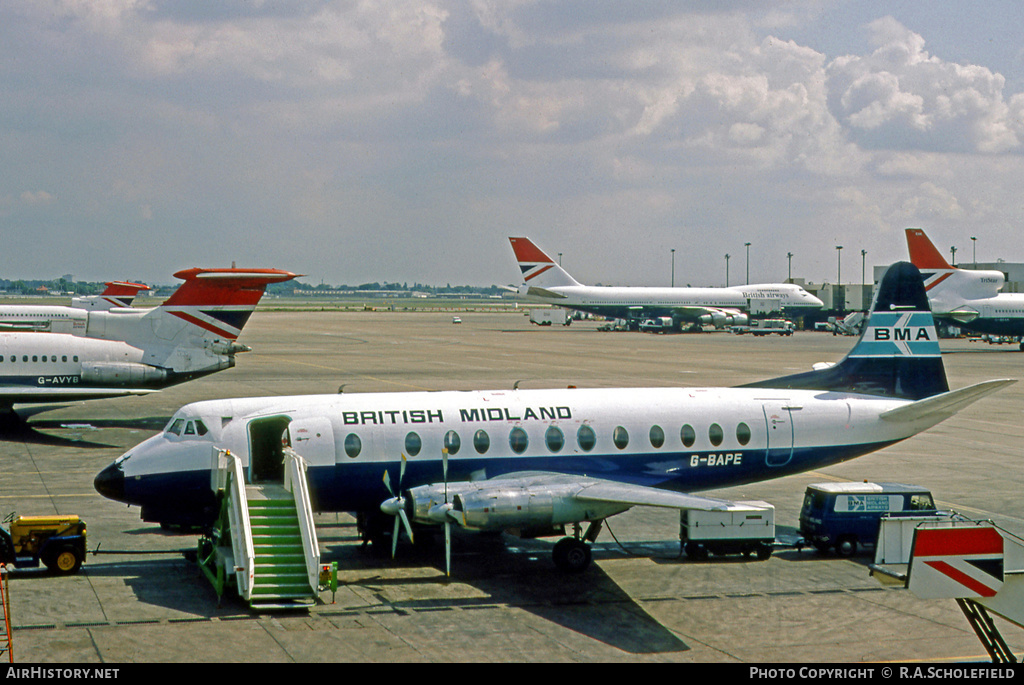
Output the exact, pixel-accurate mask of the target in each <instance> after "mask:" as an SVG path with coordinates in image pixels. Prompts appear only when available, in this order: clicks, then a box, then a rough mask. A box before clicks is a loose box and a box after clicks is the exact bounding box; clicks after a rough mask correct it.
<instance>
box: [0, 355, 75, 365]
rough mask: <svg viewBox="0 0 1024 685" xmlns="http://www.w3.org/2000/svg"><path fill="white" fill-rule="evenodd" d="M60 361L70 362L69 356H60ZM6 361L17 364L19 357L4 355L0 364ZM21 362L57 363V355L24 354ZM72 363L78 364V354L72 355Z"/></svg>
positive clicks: (1, 356)
mask: <svg viewBox="0 0 1024 685" xmlns="http://www.w3.org/2000/svg"><path fill="white" fill-rule="evenodd" d="M60 360H61V361H62V362H66V361H67V360H68V356H67V355H66V354H62V355H61V356H60ZM4 361H9V362H11V363H14V362H17V361H18V355H16V354H12V355H8V356H7V357H5V356H4V355H2V354H0V362H4ZM21 361H23V362H29V361H33V362H56V361H57V355H55V354H51V355H45V354H43V355H38V354H33V355H28V354H23V355H21ZM71 361H74V362H77V361H78V355H77V354H76V355H72V357H71Z"/></svg>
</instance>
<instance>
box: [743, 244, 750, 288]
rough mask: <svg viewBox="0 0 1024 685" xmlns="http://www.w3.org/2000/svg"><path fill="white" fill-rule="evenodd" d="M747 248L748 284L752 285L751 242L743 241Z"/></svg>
mask: <svg viewBox="0 0 1024 685" xmlns="http://www.w3.org/2000/svg"><path fill="white" fill-rule="evenodd" d="M743 246H744V247H746V248H747V285H750V243H743Z"/></svg>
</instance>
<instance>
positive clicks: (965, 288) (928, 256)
mask: <svg viewBox="0 0 1024 685" xmlns="http://www.w3.org/2000/svg"><path fill="white" fill-rule="evenodd" d="M906 232H907V248H908V249H909V251H910V261H911V262H913V264H914V266H916V267H917V268H918V269H920V270H921V276H922V277H923V278H924V287H925V290H926V291H927V292H928V301H929V302H930V303H931V307H932V311H933V312H934V314H935V316H936V317H937V318H941V319H948V320H949V321H951V322H952V323H953V324H954V325H956V326H959V327H960V328H963V329H965V330H968V331H975V332H977V333H988V334H990V335H1006V336H1012V337H1015V338H1018V339H1021V338H1022V336H1024V294H1022V293H1001V292H999V291H1000V290H1002V288H1003V284H1004V283H1005V282H1006V276H1005V275H1004V274H1003V272H1002V271H975V270H973V269H958V268H956V267H954V266H951V265H950V264H949V262H947V261H946V258H945V257H943V256H942V253H940V252H939V251H938V250H937V249H936V248H935V245H934V244H933V243H932V241H931V240H929V239H928V236H926V235H925V234H924V231H922V230H921V229H920V228H908V229H907V231H906ZM1021 349H1022V350H1024V341H1022V342H1021Z"/></svg>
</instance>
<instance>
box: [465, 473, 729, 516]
mask: <svg viewBox="0 0 1024 685" xmlns="http://www.w3.org/2000/svg"><path fill="white" fill-rule="evenodd" d="M486 483H493V484H494V485H495V486H498V487H501V486H504V485H511V484H515V486H517V487H519V488H522V489H523V490H527V491H535V492H541V491H552V490H555V489H557V490H561V491H563V492H565V493H566V496H568V497H570V498H572V499H575V500H577V501H580V502H601V503H604V504H618V505H623V506H626V507H631V506H641V507H666V508H669V509H700V510H704V511H727V510H728V509H729V508H730V506H732V505H733V504H734V503H733V502H730V501H729V500H724V499H716V498H713V497H701V496H698V495H690V494H687V493H684V492H675V491H673V490H662V489H661V488H652V487H649V486H646V485H635V484H632V483H620V482H617V481H611V480H605V479H602V478H591V477H587V476H570V475H566V474H561V473H547V472H542V471H541V472H533V471H531V472H522V473H509V474H505V475H502V476H498V477H495V478H491V479H489V480H486V481H480V482H479V483H478V484H479V485H481V486H483V487H485V488H486V485H485V484H486Z"/></svg>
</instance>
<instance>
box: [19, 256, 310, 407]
mask: <svg viewBox="0 0 1024 685" xmlns="http://www.w3.org/2000/svg"><path fill="white" fill-rule="evenodd" d="M175 276H176V277H178V278H181V279H184V281H185V282H184V283H183V284H182V285H181V286H179V287H178V289H177V290H175V291H174V293H173V294H172V295H171V297H170V298H168V299H167V300H166V301H165V302H164V303H163V304H162V305H160V306H158V307H154V308H151V309H134V308H131V307H116V308H111V309H109V310H98V311H85V310H82V309H75V308H72V307H53V308H51V309H54V310H57V309H60V310H65V311H63V312H62V313H61V315H60V316H57V315H53V318H51V319H50V322H51V323H50V325H48V326H47V327H46V329H45V330H47V331H59V332H42V329H40V330H20V331H18V330H15V331H10V330H9V329H8V331H7V332H4V331H2V330H0V411H4V412H6V413H7V415H8V416H9V415H10V410H11V408H12V406H13V405H14V404H22V403H38V402H63V401H75V400H86V399H93V398H101V397H117V396H121V395H138V394H145V393H148V392H153V391H154V390H156V389H159V388H163V387H167V386H170V385H175V384H177V383H181V382H183V381H187V380H191V379H193V378H198V377H200V376H204V375H206V374H209V373H213V372H215V371H220V370H222V369H227V368H231V367H232V366H234V365H235V354H236V353H237V352H244V351H246V350H248V349H249V348H248V347H246V346H245V345H241V344H239V343H238V342H236V338H237V337H238V334H239V333H240V332H241V330H242V327H243V326H244V325H245V323H246V321H247V320H248V319H249V316H250V314H252V312H253V310H254V309H255V308H256V304H257V303H258V302H259V300H260V298H261V297H262V295H263V292H264V290H265V289H266V287H267V285H268V284H269V283H279V282H282V281H287V280H290V279H292V278H295V274H293V273H291V272H288V271H281V270H278V269H234V268H232V269H198V268H194V269H186V270H184V271H179V272H178V273H176V274H175ZM38 320H40V321H42V320H44V319H42V318H41V319H38Z"/></svg>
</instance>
